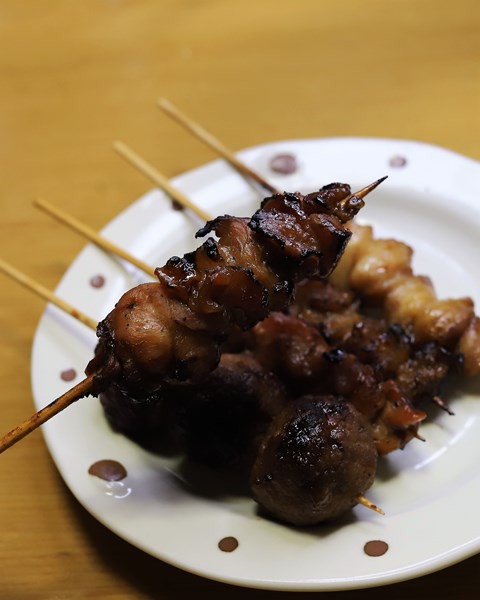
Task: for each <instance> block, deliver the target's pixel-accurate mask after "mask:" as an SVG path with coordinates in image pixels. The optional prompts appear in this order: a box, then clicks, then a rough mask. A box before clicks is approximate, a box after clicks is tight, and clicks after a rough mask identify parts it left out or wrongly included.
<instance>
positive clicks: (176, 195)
mask: <svg viewBox="0 0 480 600" xmlns="http://www.w3.org/2000/svg"><path fill="white" fill-rule="evenodd" d="M113 148H114V150H115V151H116V152H118V154H120V156H122V157H123V158H124V159H125V160H126V161H127V162H129V163H130V164H131V165H133V166H134V167H135V168H136V169H138V170H139V171H140V172H141V173H143V174H144V175H146V176H147V177H148V178H149V179H150V180H151V181H153V183H155V184H156V185H158V186H159V187H160V188H161V189H162V190H163V191H164V192H166V193H167V194H168V195H169V196H171V198H172V199H173V200H175V201H176V202H178V203H179V204H180V205H181V206H183V207H184V208H188V209H189V210H191V211H192V212H194V213H195V214H196V215H197V216H198V217H200V219H202V221H209V220H210V219H211V218H212V216H211V215H210V214H208V213H207V212H206V211H204V210H203V209H202V208H200V207H199V206H197V205H196V204H195V203H194V202H192V201H191V200H190V198H189V197H188V196H186V195H185V194H183V193H182V192H181V191H180V190H178V189H177V188H175V187H174V186H173V185H172V184H171V183H170V181H169V180H168V179H167V178H166V177H165V176H164V175H163V174H162V173H160V171H158V169H156V168H155V167H154V166H153V165H151V164H150V163H149V162H147V161H146V160H145V159H144V158H142V157H141V156H140V155H139V154H137V153H136V152H134V151H133V150H132V149H131V148H130V147H129V146H127V144H125V143H124V142H120V141H117V142H114V143H113Z"/></svg>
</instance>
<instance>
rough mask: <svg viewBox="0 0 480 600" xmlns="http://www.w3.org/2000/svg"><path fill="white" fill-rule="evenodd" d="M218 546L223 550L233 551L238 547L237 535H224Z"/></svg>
mask: <svg viewBox="0 0 480 600" xmlns="http://www.w3.org/2000/svg"><path fill="white" fill-rule="evenodd" d="M218 547H219V548H220V550H221V551H222V552H233V551H234V550H236V549H237V548H238V540H237V538H235V537H232V536H228V537H224V538H223V539H221V540H220V541H219V542H218Z"/></svg>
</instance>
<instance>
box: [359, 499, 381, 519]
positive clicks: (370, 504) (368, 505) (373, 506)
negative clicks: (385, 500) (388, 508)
mask: <svg viewBox="0 0 480 600" xmlns="http://www.w3.org/2000/svg"><path fill="white" fill-rule="evenodd" d="M357 500H358V503H359V504H361V505H362V506H365V507H366V508H369V509H370V510H373V511H375V512H376V513H378V514H379V515H385V513H384V512H383V510H382V509H381V508H379V507H378V506H377V505H376V504H374V503H373V502H372V501H371V500H369V499H368V498H365V496H363V495H362V494H359V495H358V496H357Z"/></svg>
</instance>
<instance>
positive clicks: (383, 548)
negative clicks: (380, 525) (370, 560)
mask: <svg viewBox="0 0 480 600" xmlns="http://www.w3.org/2000/svg"><path fill="white" fill-rule="evenodd" d="M387 550H388V544H387V542H384V541H383V540H370V541H369V542H367V543H366V544H365V546H364V547H363V551H364V552H365V554H367V555H368V556H383V555H384V554H385V552H387Z"/></svg>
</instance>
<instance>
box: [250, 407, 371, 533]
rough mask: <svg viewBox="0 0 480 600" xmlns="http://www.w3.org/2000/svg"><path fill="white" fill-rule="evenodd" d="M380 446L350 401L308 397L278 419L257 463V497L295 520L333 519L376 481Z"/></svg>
mask: <svg viewBox="0 0 480 600" xmlns="http://www.w3.org/2000/svg"><path fill="white" fill-rule="evenodd" d="M376 466H377V451H376V449H375V445H374V443H373V439H372V436H371V433H370V430H369V426H368V424H367V422H366V421H365V419H364V418H363V417H362V416H361V415H360V413H359V412H358V411H357V410H355V408H353V407H352V406H351V405H350V404H349V403H347V402H343V401H341V400H338V399H334V398H332V397H315V396H305V397H303V398H300V399H298V400H297V401H295V402H294V403H292V404H291V405H290V406H288V407H287V408H286V409H285V410H284V411H283V412H282V413H280V414H279V415H278V417H277V418H276V419H275V420H274V421H273V423H272V425H271V426H270V429H269V430H268V432H267V434H266V436H265V438H264V440H263V442H262V445H261V447H260V450H259V452H258V455H257V459H256V461H255V463H254V466H253V469H252V472H251V476H250V486H251V490H252V494H253V497H254V498H255V500H256V501H257V502H258V503H259V504H260V505H261V506H262V507H263V508H264V509H266V510H267V511H268V513H270V514H271V515H273V516H274V517H275V518H277V519H278V520H280V521H283V522H287V523H290V524H293V525H302V526H307V525H317V524H318V523H321V522H323V521H331V520H333V519H335V518H338V517H339V516H340V515H342V514H344V513H345V512H346V511H348V510H349V509H351V508H352V507H353V506H355V504H357V503H358V496H359V495H362V494H364V492H366V490H368V488H369V487H370V486H371V485H372V483H373V481H374V478H375V472H376Z"/></svg>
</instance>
